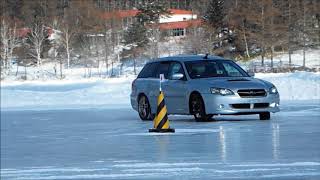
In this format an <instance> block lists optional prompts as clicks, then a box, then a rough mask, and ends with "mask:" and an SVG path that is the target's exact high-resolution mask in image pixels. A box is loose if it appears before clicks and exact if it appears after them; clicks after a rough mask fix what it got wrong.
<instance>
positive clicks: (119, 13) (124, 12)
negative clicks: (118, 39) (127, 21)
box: [101, 9, 194, 19]
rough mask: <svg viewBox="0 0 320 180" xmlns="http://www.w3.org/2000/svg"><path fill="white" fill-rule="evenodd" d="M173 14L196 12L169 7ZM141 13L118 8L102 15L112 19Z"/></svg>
mask: <svg viewBox="0 0 320 180" xmlns="http://www.w3.org/2000/svg"><path fill="white" fill-rule="evenodd" d="M169 11H170V12H171V14H172V15H176V14H187V15H192V14H194V13H193V12H192V11H188V10H182V9H169ZM138 13H139V10H136V9H132V10H118V11H112V12H106V13H103V14H102V15H101V17H102V18H105V19H111V18H117V19H123V18H126V17H134V16H135V15H137V14H138Z"/></svg>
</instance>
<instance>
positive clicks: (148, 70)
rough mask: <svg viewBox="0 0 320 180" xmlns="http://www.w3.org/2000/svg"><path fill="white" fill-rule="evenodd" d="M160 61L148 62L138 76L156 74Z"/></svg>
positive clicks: (148, 76)
mask: <svg viewBox="0 0 320 180" xmlns="http://www.w3.org/2000/svg"><path fill="white" fill-rule="evenodd" d="M157 64H158V63H148V64H146V65H145V67H144V68H143V69H142V70H141V72H140V73H139V75H138V78H151V77H153V76H154V74H155V70H156V68H157Z"/></svg>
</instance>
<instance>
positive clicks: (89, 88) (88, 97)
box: [1, 72, 320, 110]
mask: <svg viewBox="0 0 320 180" xmlns="http://www.w3.org/2000/svg"><path fill="white" fill-rule="evenodd" d="M256 77H257V78H261V79H265V80H267V81H270V82H272V83H274V84H275V85H276V87H277V88H278V90H279V93H280V97H281V100H316V101H319V103H320V73H311V72H295V73H277V74H263V73H258V74H256ZM134 78H135V76H127V77H121V78H108V79H95V78H91V79H79V80H55V81H25V82H17V81H5V82H2V83H1V109H2V110H15V109H37V110H39V109H63V108H99V107H102V108H121V107H129V106H130V99H129V95H130V91H131V82H132V81H133V80H134Z"/></svg>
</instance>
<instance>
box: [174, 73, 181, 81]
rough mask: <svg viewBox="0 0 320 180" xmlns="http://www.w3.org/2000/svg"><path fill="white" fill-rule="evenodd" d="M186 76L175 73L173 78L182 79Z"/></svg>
mask: <svg viewBox="0 0 320 180" xmlns="http://www.w3.org/2000/svg"><path fill="white" fill-rule="evenodd" d="M183 77H184V75H183V74H182V73H175V74H173V75H172V80H181V79H182V78H183Z"/></svg>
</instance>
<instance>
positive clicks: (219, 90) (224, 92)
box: [210, 88, 234, 96]
mask: <svg viewBox="0 0 320 180" xmlns="http://www.w3.org/2000/svg"><path fill="white" fill-rule="evenodd" d="M210 91H211V93H212V94H220V95H222V96H227V95H234V93H233V92H232V91H231V90H230V89H225V88H210Z"/></svg>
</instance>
